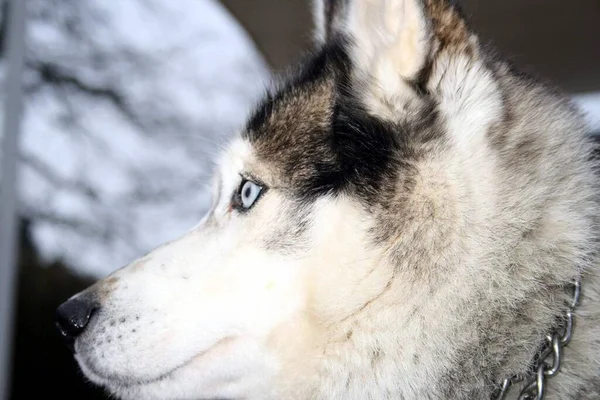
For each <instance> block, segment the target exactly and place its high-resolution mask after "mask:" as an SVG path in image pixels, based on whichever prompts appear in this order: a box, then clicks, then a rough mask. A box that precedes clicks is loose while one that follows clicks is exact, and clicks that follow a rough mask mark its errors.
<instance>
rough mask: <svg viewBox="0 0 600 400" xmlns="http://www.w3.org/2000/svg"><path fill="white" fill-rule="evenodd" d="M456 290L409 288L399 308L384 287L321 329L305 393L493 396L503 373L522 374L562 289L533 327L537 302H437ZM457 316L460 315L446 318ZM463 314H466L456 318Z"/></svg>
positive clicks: (326, 396)
mask: <svg viewBox="0 0 600 400" xmlns="http://www.w3.org/2000/svg"><path fill="white" fill-rule="evenodd" d="M391 289H393V288H391ZM397 289H400V288H397ZM404 289H406V288H404ZM457 290H458V288H451V287H447V288H440V289H439V293H418V291H415V293H413V296H411V299H412V301H410V302H406V303H405V304H403V306H402V307H398V306H397V303H396V302H397V301H398V300H399V296H397V295H394V293H399V292H398V291H396V290H390V291H389V293H388V294H385V295H382V296H381V297H380V298H379V299H378V301H377V302H374V303H373V304H370V305H368V306H367V307H372V309H371V310H368V309H366V308H365V309H364V310H363V312H357V313H356V314H355V315H353V317H352V318H349V319H348V320H346V321H344V323H343V324H340V325H339V326H337V327H336V329H337V330H336V331H335V332H329V333H328V335H327V341H326V342H324V343H323V346H322V348H321V349H320V350H321V352H322V354H318V355H316V357H317V359H318V360H321V361H320V362H317V363H316V366H315V368H314V371H313V375H314V378H313V380H314V384H311V385H310V387H311V389H310V393H307V395H309V397H310V398H315V399H330V398H332V393H335V394H336V395H337V394H339V398H345V399H364V398H374V397H381V396H384V398H385V396H386V393H387V395H388V396H389V397H390V398H396V397H397V396H399V394H400V395H401V396H403V397H404V398H453V399H462V398H464V399H471V398H493V396H494V394H495V393H497V388H498V383H499V382H501V380H502V379H503V378H504V377H506V376H513V375H515V374H520V375H526V374H527V373H528V372H529V365H530V363H531V360H532V359H534V357H535V355H536V353H537V352H538V351H539V343H541V342H542V340H543V336H541V337H540V334H539V332H541V331H545V332H551V331H552V329H553V327H554V326H555V321H556V320H557V317H558V316H560V315H564V312H565V310H564V307H562V306H561V304H562V303H561V300H564V296H562V293H561V292H564V290H563V289H562V288H556V295H555V296H550V297H552V298H556V299H557V301H556V302H554V306H555V307H556V312H555V313H554V314H555V317H554V318H553V317H549V318H546V319H544V323H545V327H544V328H542V329H541V330H540V321H539V319H529V318H528V316H529V315H533V314H536V313H537V312H538V311H539V310H540V309H539V308H538V307H537V306H536V304H537V303H538V302H537V301H531V302H529V301H528V302H524V303H523V304H520V305H519V306H513V307H512V308H511V307H509V306H508V305H505V306H503V307H500V309H501V310H502V311H498V309H494V310H495V311H485V312H484V311H482V310H491V309H492V308H491V307H489V304H488V306H486V307H477V308H473V307H471V304H469V303H471V302H479V303H486V302H489V301H490V300H489V299H486V298H485V297H484V296H481V297H479V298H477V297H475V298H474V299H473V300H466V298H465V302H464V303H461V302H456V301H454V302H450V301H447V300H445V299H447V298H448V296H454V297H456V296H457ZM559 299H560V300H559ZM404 300H406V298H405V299H404ZM544 306H545V309H547V307H548V306H549V305H548V304H545V305H544ZM450 307H452V308H450ZM398 310H402V311H398ZM458 313H462V315H463V317H462V318H454V317H453V315H458ZM465 314H471V318H468V319H467V318H464V315H465ZM462 321H469V322H462ZM517 326H518V328H517V329H514V328H515V327H517ZM525 326H526V327H525ZM484 327H488V328H487V329H488V330H485V329H484ZM489 327H493V328H492V329H494V331H489V329H490V328H489ZM511 327H512V328H511ZM507 338H512V341H507ZM510 342H513V343H515V344H513V345H511V344H510ZM516 343H521V344H522V343H527V346H528V348H529V350H527V351H523V349H522V348H521V347H520V346H518V345H516ZM527 376H528V375H527ZM334 397H335V396H334ZM336 398H337V397H336Z"/></svg>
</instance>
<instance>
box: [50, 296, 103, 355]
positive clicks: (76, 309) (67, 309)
mask: <svg viewBox="0 0 600 400" xmlns="http://www.w3.org/2000/svg"><path fill="white" fill-rule="evenodd" d="M97 309H98V305H97V302H96V301H95V299H93V297H92V296H89V295H86V294H83V295H81V296H78V297H75V298H73V299H71V300H67V301H66V302H64V303H63V304H61V305H60V306H59V307H58V309H57V310H56V327H57V328H58V331H59V333H60V335H61V336H62V338H63V340H64V341H65V343H66V344H67V346H69V347H70V348H71V349H73V344H74V342H75V339H76V338H77V336H79V335H81V334H82V333H83V331H84V330H85V327H86V326H87V325H88V323H89V322H90V320H91V318H92V315H93V314H94V312H96V310H97Z"/></svg>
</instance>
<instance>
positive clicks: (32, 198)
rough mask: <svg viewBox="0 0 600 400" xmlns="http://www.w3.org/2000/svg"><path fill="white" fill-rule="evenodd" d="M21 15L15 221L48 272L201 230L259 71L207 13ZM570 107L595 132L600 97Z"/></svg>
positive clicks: (123, 258)
mask: <svg viewBox="0 0 600 400" xmlns="http://www.w3.org/2000/svg"><path fill="white" fill-rule="evenodd" d="M0 3H2V4H4V2H2V1H1V0H0ZM1 12H2V13H3V14H4V15H5V12H6V10H5V7H2V9H1ZM29 13H30V15H29V18H30V23H29V29H28V45H29V48H28V54H27V69H26V71H25V85H26V86H25V89H26V93H27V97H26V104H25V116H24V121H23V135H22V154H21V160H22V168H21V182H20V191H21V202H20V211H21V214H22V215H23V216H25V217H27V218H28V219H29V220H30V221H31V222H32V224H31V228H32V231H31V233H32V235H33V240H34V242H35V244H36V246H37V247H38V248H39V250H40V252H41V254H42V256H43V257H44V258H45V259H46V260H47V261H51V260H54V259H61V260H63V261H64V262H65V263H66V264H67V265H70V266H72V267H74V268H76V269H77V271H81V272H85V273H91V274H93V275H95V276H103V275H106V274H107V273H109V272H111V271H113V270H115V269H116V268H119V267H120V266H122V265H124V264H127V263H128V262H130V261H131V260H133V259H135V258H137V257H139V256H140V255H142V254H144V253H145V252H147V251H149V250H151V249H152V248H154V247H155V246H157V245H159V244H160V243H163V242H164V241H167V240H170V239H173V238H175V237H177V236H179V235H180V234H182V233H183V232H185V231H186V230H188V229H189V228H190V227H192V226H193V225H195V224H196V222H197V221H198V220H199V219H200V217H201V216H202V214H203V213H204V212H205V211H206V209H207V206H208V198H207V191H206V190H204V184H205V183H206V182H207V176H208V175H209V174H210V172H211V161H212V157H213V156H214V155H215V154H216V152H217V151H218V149H219V146H220V144H222V143H223V141H224V139H226V138H227V137H228V136H230V135H231V134H233V133H235V132H236V130H238V129H239V127H240V126H241V124H242V123H243V121H244V119H245V118H246V115H247V113H248V111H249V109H250V108H251V107H252V105H253V104H254V102H255V101H256V99H257V97H258V96H259V95H260V93H261V92H262V91H263V89H264V86H265V85H266V82H267V81H268V71H267V67H266V65H265V62H264V61H263V59H262V57H261V56H260V55H259V54H258V52H257V50H256V48H255V46H254V44H253V43H252V42H251V40H250V39H249V37H248V36H247V35H246V33H245V32H244V30H243V29H242V28H241V27H240V26H239V24H238V23H237V22H236V21H235V20H234V19H233V18H232V17H231V16H230V15H229V14H228V13H227V11H226V10H225V9H224V8H223V6H222V5H221V4H220V3H218V2H216V1H213V0H119V1H118V7H115V2H113V1H101V0H29ZM2 32H3V30H2V29H0V35H1V34H2ZM2 50H3V49H0V51H2ZM1 68H2V64H0V73H2V72H3V71H2V69H1ZM577 102H578V103H579V104H580V105H581V106H582V107H583V108H584V110H585V111H586V112H587V113H588V116H589V120H590V123H591V124H592V126H593V127H594V129H595V130H596V131H598V132H600V94H589V95H582V96H578V97H577Z"/></svg>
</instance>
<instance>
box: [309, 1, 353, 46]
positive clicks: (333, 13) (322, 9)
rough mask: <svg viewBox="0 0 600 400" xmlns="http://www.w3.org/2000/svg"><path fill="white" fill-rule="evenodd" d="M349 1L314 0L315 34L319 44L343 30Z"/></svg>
mask: <svg viewBox="0 0 600 400" xmlns="http://www.w3.org/2000/svg"><path fill="white" fill-rule="evenodd" d="M349 1H350V0H313V19H314V21H315V33H314V36H315V42H316V43H317V44H319V45H321V44H324V43H326V42H328V41H330V40H331V39H332V37H334V36H335V35H336V34H338V33H340V32H341V31H342V26H343V22H344V20H345V19H346V17H347V14H346V12H347V5H348V3H349Z"/></svg>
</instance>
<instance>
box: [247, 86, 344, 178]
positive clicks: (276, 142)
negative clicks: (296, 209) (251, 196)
mask: <svg viewBox="0 0 600 400" xmlns="http://www.w3.org/2000/svg"><path fill="white" fill-rule="evenodd" d="M334 91H335V88H334V81H333V79H332V78H330V77H327V76H319V77H316V78H315V79H311V80H309V81H304V82H301V83H297V84H295V85H290V86H287V87H285V88H282V89H280V90H279V91H278V92H277V93H275V94H272V95H269V96H267V98H266V99H265V100H264V101H263V103H262V104H261V106H260V107H259V109H258V110H257V111H256V112H255V114H254V116H253V117H252V118H251V119H250V121H249V123H248V125H247V127H246V130H245V132H244V134H243V138H244V139H245V140H246V141H247V142H248V143H249V144H250V146H251V148H252V153H253V158H254V160H255V162H256V163H257V164H261V165H262V166H263V167H266V166H268V168H269V170H270V171H271V172H272V174H273V175H274V176H273V179H275V180H277V181H278V182H277V183H278V184H280V185H284V186H288V187H291V186H302V184H303V182H305V181H307V180H309V179H314V178H315V176H316V175H317V174H318V171H317V169H318V167H317V166H318V165H319V164H330V163H332V162H333V159H332V158H333V154H332V152H331V146H330V144H329V141H330V139H331V135H330V134H329V133H330V131H331V123H332V117H333V107H334V95H335V94H334Z"/></svg>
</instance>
